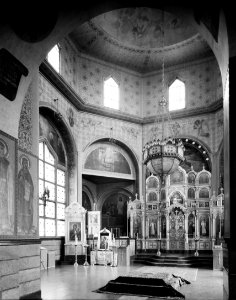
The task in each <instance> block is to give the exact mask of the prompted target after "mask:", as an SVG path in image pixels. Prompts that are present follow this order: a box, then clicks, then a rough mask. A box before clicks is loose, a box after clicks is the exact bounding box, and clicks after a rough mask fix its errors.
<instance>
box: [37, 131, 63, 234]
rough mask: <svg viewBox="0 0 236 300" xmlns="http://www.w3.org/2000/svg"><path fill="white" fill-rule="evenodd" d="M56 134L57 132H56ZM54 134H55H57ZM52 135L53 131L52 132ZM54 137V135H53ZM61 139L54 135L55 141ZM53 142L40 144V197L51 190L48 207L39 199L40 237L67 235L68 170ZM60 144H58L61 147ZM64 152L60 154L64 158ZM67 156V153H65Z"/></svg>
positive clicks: (45, 140) (45, 141) (41, 142)
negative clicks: (46, 190)
mask: <svg viewBox="0 0 236 300" xmlns="http://www.w3.org/2000/svg"><path fill="white" fill-rule="evenodd" d="M55 132H56V131H55ZM55 132H53V133H55ZM51 133H52V131H51ZM51 136H53V134H52V135H51ZM56 139H57V141H58V140H59V139H60V142H61V143H62V140H61V138H60V137H59V136H56V135H55V134H54V141H55V140H56ZM52 144H53V142H52V141H50V142H49V141H48V140H47V138H44V139H43V140H41V141H40V142H39V195H40V198H42V195H43V193H44V191H45V188H46V189H48V190H49V197H48V200H47V201H46V205H44V202H43V200H42V199H39V235H40V236H64V235H65V207H66V181H67V180H66V178H67V169H66V163H65V164H63V163H61V162H65V157H64V159H63V158H62V157H61V158H60V157H59V156H58V155H57V153H56V150H57V149H55V151H54V148H53V147H52ZM59 144H60V143H57V145H59ZM58 147H59V146H58ZM62 151H63V150H62V149H60V151H58V152H59V154H60V156H62V153H61V152H62ZM63 154H64V155H65V153H63Z"/></svg>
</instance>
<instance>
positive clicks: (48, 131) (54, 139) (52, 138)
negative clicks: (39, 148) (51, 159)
mask: <svg viewBox="0 0 236 300" xmlns="http://www.w3.org/2000/svg"><path fill="white" fill-rule="evenodd" d="M39 136H40V137H45V138H46V139H47V140H48V142H49V143H50V145H51V146H52V148H53V150H54V151H55V152H56V154H57V156H58V160H59V163H60V164H62V165H65V164H66V160H65V153H64V149H63V145H62V141H61V137H60V136H59V134H58V132H57V131H56V130H55V128H54V127H53V126H52V125H51V124H50V123H49V122H48V120H47V119H46V118H44V117H43V116H42V115H39Z"/></svg>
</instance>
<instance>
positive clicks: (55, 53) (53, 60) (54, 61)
mask: <svg viewBox="0 0 236 300" xmlns="http://www.w3.org/2000/svg"><path fill="white" fill-rule="evenodd" d="M47 60H48V62H49V63H50V65H51V66H52V67H53V68H54V69H55V70H56V71H57V73H60V48H59V46H58V45H55V46H54V47H53V48H52V49H51V50H50V51H49V52H48V55H47Z"/></svg>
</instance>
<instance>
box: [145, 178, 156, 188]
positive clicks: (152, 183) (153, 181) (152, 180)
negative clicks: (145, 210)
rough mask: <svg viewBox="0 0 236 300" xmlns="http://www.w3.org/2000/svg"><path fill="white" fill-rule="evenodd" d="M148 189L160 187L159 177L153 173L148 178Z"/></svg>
mask: <svg viewBox="0 0 236 300" xmlns="http://www.w3.org/2000/svg"><path fill="white" fill-rule="evenodd" d="M146 185H147V189H158V188H159V179H158V178H157V177H156V176H154V175H151V176H149V177H148V178H147V179H146Z"/></svg>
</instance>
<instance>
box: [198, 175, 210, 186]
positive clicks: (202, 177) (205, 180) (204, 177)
mask: <svg viewBox="0 0 236 300" xmlns="http://www.w3.org/2000/svg"><path fill="white" fill-rule="evenodd" d="M209 182H210V179H209V175H208V174H207V173H202V174H201V175H200V176H199V184H209Z"/></svg>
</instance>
